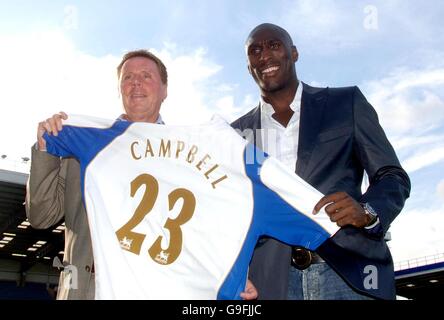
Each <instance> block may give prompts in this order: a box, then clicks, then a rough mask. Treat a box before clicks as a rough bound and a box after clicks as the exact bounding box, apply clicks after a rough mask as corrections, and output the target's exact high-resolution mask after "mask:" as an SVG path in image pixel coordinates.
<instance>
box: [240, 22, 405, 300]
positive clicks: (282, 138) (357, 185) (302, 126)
mask: <svg viewBox="0 0 444 320" xmlns="http://www.w3.org/2000/svg"><path fill="white" fill-rule="evenodd" d="M245 48H246V53H247V57H248V70H249V72H250V74H251V75H252V77H253V79H254V80H255V82H256V83H257V85H258V86H259V89H260V93H261V99H260V103H259V105H258V106H257V107H256V108H254V109H253V110H251V111H250V112H248V113H247V114H245V115H244V116H242V117H241V118H239V119H238V120H236V121H235V122H233V123H232V126H233V127H234V128H236V129H239V130H241V131H243V133H244V134H246V138H247V139H249V140H251V141H252V142H254V143H255V144H256V145H257V146H259V147H261V148H263V149H264V151H266V152H268V153H271V154H272V155H274V156H276V157H277V158H279V159H280V160H281V161H283V163H284V164H286V165H287V166H288V167H289V168H290V169H291V170H293V171H295V172H296V174H298V175H299V176H301V177H302V178H303V179H304V180H306V181H307V182H308V183H310V184H311V185H312V186H314V187H315V188H317V189H318V190H319V191H321V192H322V193H324V194H325V195H326V196H325V197H324V198H323V199H321V200H320V201H319V203H318V204H317V205H316V207H315V208H314V212H317V211H319V210H320V209H321V208H322V207H323V206H324V205H327V206H326V211H327V213H328V214H329V216H330V219H331V220H332V221H334V222H336V223H337V224H338V226H341V227H342V229H341V230H340V232H339V233H338V234H337V235H336V236H335V239H334V244H333V245H332V246H330V247H328V248H320V249H319V253H320V254H321V255H322V257H324V259H326V260H327V262H328V263H329V264H330V266H329V264H327V263H325V261H324V260H323V259H322V258H321V257H320V256H319V255H318V254H317V253H315V252H309V251H307V250H305V249H302V248H291V247H289V246H287V245H285V244H283V243H280V242H278V241H276V240H274V239H263V240H262V241H260V243H259V244H258V246H257V248H256V250H255V253H254V256H253V259H252V262H251V264H250V275H249V277H250V279H251V281H252V282H253V284H254V285H255V286H256V288H257V290H258V293H259V298H260V299H287V298H288V299H365V298H367V296H373V297H378V298H387V299H390V298H394V297H395V287H394V274H393V261H392V258H391V255H390V252H389V249H388V247H387V245H386V244H385V241H384V235H385V233H386V231H387V230H388V228H389V226H390V224H391V223H392V221H393V220H394V219H395V217H396V216H397V215H398V214H399V212H400V211H401V209H402V208H403V206H404V202H405V200H406V199H407V198H408V196H409V193H410V180H409V178H408V176H407V174H406V172H405V171H404V170H403V169H402V168H401V165H400V163H399V161H398V159H397V156H396V154H395V151H394V150H393V148H392V146H391V144H390V143H389V141H388V140H387V138H386V136H385V134H384V131H383V129H382V128H381V126H380V125H379V122H378V117H377V114H376V112H375V110H374V109H373V107H372V106H371V105H370V104H369V103H368V102H367V100H366V99H365V97H364V96H363V95H362V93H361V91H360V90H359V89H358V88H357V87H347V88H315V87H311V86H309V85H307V84H305V83H302V82H300V81H299V80H298V77H297V74H296V69H295V62H296V61H297V60H298V51H297V49H296V47H295V46H294V45H293V41H292V39H291V37H290V35H289V34H288V32H287V31H286V30H284V29H282V28H281V27H279V26H277V25H273V24H268V23H266V24H261V25H259V26H257V27H256V28H254V29H253V30H252V31H251V33H250V34H249V36H248V38H247V40H246V44H245ZM259 129H262V130H259ZM271 138H273V139H271ZM364 172H366V173H367V175H368V177H369V182H370V185H369V187H368V189H367V191H366V192H365V193H364V194H362V193H361V184H362V179H363V175H364ZM331 266H333V268H334V269H335V270H336V271H337V272H338V273H336V271H334V270H333V268H331ZM367 266H368V267H369V268H370V269H368V268H367ZM372 268H374V269H372ZM372 271H373V272H375V274H373V275H372V274H370V273H371V272H372ZM366 273H368V275H369V276H375V277H376V278H375V279H373V280H374V281H368V282H366V280H365V276H366ZM344 279H345V281H344Z"/></svg>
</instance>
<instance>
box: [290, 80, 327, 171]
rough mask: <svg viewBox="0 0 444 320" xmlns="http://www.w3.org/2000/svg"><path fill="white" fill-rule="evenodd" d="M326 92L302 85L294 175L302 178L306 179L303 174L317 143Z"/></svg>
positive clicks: (325, 89)
mask: <svg viewBox="0 0 444 320" xmlns="http://www.w3.org/2000/svg"><path fill="white" fill-rule="evenodd" d="M327 91H328V88H322V89H321V88H313V87H310V86H308V85H306V84H305V83H304V91H303V92H302V101H301V116H300V122H299V123H300V126H299V144H298V159H297V161H296V173H297V174H298V175H299V176H300V177H302V178H306V177H305V175H304V174H305V171H306V169H307V166H308V163H309V160H310V157H311V153H312V151H313V148H314V146H315V144H316V142H317V136H318V134H319V129H320V126H321V122H322V118H323V114H324V108H325V105H326V102H327Z"/></svg>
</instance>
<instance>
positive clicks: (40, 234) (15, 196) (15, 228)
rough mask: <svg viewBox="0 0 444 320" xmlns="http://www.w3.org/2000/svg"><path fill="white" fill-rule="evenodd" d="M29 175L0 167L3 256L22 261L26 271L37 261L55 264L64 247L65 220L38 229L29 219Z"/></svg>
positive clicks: (0, 236) (0, 222)
mask: <svg viewBox="0 0 444 320" xmlns="http://www.w3.org/2000/svg"><path fill="white" fill-rule="evenodd" d="M27 178H28V175H27V174H25V173H20V172H14V171H10V170H4V169H0V259H9V260H11V259H12V260H18V261H20V262H21V263H22V271H23V272H24V271H26V270H27V269H29V268H30V267H32V266H33V265H34V264H36V263H37V262H42V263H45V264H50V263H52V260H53V259H54V257H55V256H58V255H59V257H60V255H61V253H62V251H63V246H64V240H63V239H64V238H63V237H64V232H63V230H64V224H63V221H60V222H59V223H58V224H57V225H56V226H54V227H52V228H50V229H47V230H36V229H34V228H32V227H31V226H30V224H29V222H28V221H27V219H26V212H25V206H24V201H25V193H26V181H27Z"/></svg>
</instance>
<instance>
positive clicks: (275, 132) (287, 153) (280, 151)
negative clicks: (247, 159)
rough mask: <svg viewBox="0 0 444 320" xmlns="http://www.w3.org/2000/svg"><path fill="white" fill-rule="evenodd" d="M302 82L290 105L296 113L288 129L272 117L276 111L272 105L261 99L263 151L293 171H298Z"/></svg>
mask: <svg viewBox="0 0 444 320" xmlns="http://www.w3.org/2000/svg"><path fill="white" fill-rule="evenodd" d="M301 98H302V82H299V85H298V88H297V90H296V94H295V96H294V100H293V102H292V103H290V108H291V110H293V111H294V113H293V115H292V117H291V119H290V121H289V122H288V124H287V127H284V126H283V125H282V124H280V123H279V122H278V121H276V120H275V119H274V118H273V117H272V115H273V114H274V112H275V111H274V109H273V107H272V106H271V104H269V103H267V102H265V101H264V100H263V99H262V97H261V103H260V108H261V124H262V130H261V134H262V146H263V150H264V151H265V152H266V153H268V154H269V155H272V156H274V157H276V158H278V159H279V160H280V161H282V163H284V164H285V165H286V166H287V167H288V168H290V169H291V170H292V171H295V170H296V160H297V157H298V144H299V120H300V114H301Z"/></svg>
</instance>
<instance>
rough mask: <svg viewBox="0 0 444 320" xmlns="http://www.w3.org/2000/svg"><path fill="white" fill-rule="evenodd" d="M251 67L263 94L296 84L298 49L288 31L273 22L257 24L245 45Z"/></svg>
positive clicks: (249, 66)
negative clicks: (272, 23)
mask: <svg viewBox="0 0 444 320" xmlns="http://www.w3.org/2000/svg"><path fill="white" fill-rule="evenodd" d="M245 46H246V50H247V56H248V70H249V71H250V73H251V75H252V76H253V78H254V80H255V81H256V83H257V84H258V85H259V87H260V88H261V91H262V92H263V93H267V92H275V91H279V90H282V89H285V88H287V87H288V86H291V85H296V80H297V77H296V70H295V66H294V64H295V62H296V61H297V59H298V52H297V50H296V47H295V46H294V45H293V43H292V41H291V38H290V36H289V35H288V34H287V33H286V31H285V30H283V29H281V28H279V27H278V26H275V25H271V24H264V25H260V26H258V27H256V28H255V29H254V30H253V31H252V32H251V33H250V35H249V37H248V39H247V42H246V44H245Z"/></svg>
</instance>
